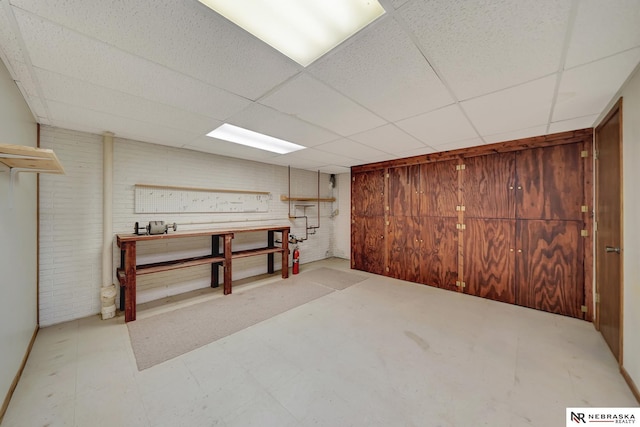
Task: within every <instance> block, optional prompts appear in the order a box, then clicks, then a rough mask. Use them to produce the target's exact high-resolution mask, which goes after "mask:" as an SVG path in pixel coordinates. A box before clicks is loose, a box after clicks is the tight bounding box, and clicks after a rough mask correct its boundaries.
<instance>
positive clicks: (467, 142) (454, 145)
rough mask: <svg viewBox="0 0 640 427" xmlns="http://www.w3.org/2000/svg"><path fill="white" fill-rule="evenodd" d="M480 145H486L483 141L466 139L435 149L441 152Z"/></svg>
mask: <svg viewBox="0 0 640 427" xmlns="http://www.w3.org/2000/svg"><path fill="white" fill-rule="evenodd" d="M479 145H484V143H483V142H482V139H480V138H471V139H465V140H462V141H456V142H450V143H448V144H441V145H438V146H435V147H433V148H435V149H436V150H437V151H438V152H441V151H451V150H459V149H461V148H469V147H477V146H479Z"/></svg>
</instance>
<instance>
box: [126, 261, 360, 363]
mask: <svg viewBox="0 0 640 427" xmlns="http://www.w3.org/2000/svg"><path fill="white" fill-rule="evenodd" d="M366 278H367V277H366V276H364V275H360V274H355V273H350V272H345V271H340V270H334V269H332V268H318V269H315V270H311V271H308V272H303V273H301V274H300V275H297V276H291V277H290V278H289V279H281V280H278V281H276V282H273V283H268V284H265V285H263V286H259V287H257V288H253V289H250V290H247V291H244V292H235V293H233V294H231V295H227V296H224V297H221V298H216V299H213V300H210V301H205V302H201V303H198V304H194V305H191V306H188V307H183V308H179V309H176V310H174V311H170V312H167V313H162V314H157V315H155V316H151V317H148V318H146V319H138V320H136V321H134V322H129V323H127V327H128V328H129V337H130V338H131V346H132V347H133V353H134V355H135V357H136V362H137V364H138V370H143V369H147V368H150V367H152V366H154V365H156V364H158V363H161V362H164V361H166V360H169V359H173V358H174V357H177V356H179V355H181V354H184V353H187V352H189V351H191V350H195V349H196V348H199V347H202V346H204V345H206V344H209V343H210V342H213V341H216V340H218V339H220V338H223V337H226V336H228V335H231V334H233V333H234V332H238V331H240V330H242V329H245V328H247V327H249V326H251V325H255V324H256V323H259V322H262V321H263V320H267V319H269V318H271V317H273V316H275V315H277V314H280V313H284V312H285V311H287V310H291V309H292V308H295V307H298V306H300V305H302V304H305V303H307V302H309V301H313V300H314V299H316V298H320V297H322V296H324V295H327V294H329V293H331V292H334V291H335V290H343V289H346V288H347V287H349V286H351V285H354V284H356V283H359V282H362V281H363V280H365V279H366Z"/></svg>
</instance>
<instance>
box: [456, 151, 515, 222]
mask: <svg viewBox="0 0 640 427" xmlns="http://www.w3.org/2000/svg"><path fill="white" fill-rule="evenodd" d="M515 160H516V157H515V153H498V154H490V155H487V156H478V157H472V158H469V159H465V160H464V164H465V169H464V174H463V184H462V190H463V200H462V204H463V205H464V207H465V211H464V216H465V217H466V218H504V219H506V218H514V216H515V192H516V186H515V177H516V162H515Z"/></svg>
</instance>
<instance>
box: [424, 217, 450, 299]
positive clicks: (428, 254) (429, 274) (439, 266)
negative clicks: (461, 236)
mask: <svg viewBox="0 0 640 427" xmlns="http://www.w3.org/2000/svg"><path fill="white" fill-rule="evenodd" d="M456 222H457V220H456V218H437V217H423V218H421V219H420V223H419V226H420V233H417V234H416V235H415V237H414V240H418V239H419V240H420V253H419V257H420V272H421V275H420V278H419V280H417V281H418V282H419V283H424V284H427V285H430V286H437V287H438V288H443V289H450V290H457V288H456V280H457V278H458V230H457V229H456Z"/></svg>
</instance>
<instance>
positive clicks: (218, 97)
mask: <svg viewBox="0 0 640 427" xmlns="http://www.w3.org/2000/svg"><path fill="white" fill-rule="evenodd" d="M14 10H15V9H14ZM16 18H17V19H18V23H19V25H20V27H21V29H22V34H23V38H24V40H25V44H26V45H27V47H28V48H29V54H30V57H31V61H32V63H33V65H34V66H36V67H38V68H42V69H46V70H50V71H54V72H56V73H58V74H62V75H67V76H70V77H73V78H76V79H78V80H83V81H87V82H89V83H92V84H95V85H98V86H104V87H108V88H110V89H114V90H119V91H122V92H125V93H129V94H132V95H136V96H139V97H142V98H146V99H149V100H152V101H155V102H159V103H162V104H167V105H173V106H175V107H177V108H181V109H183V110H186V111H193V112H196V113H199V114H202V115H205V116H208V117H212V118H216V119H219V120H224V119H226V118H227V117H229V116H231V115H233V114H235V113H236V112H238V111H240V110H241V109H243V108H245V107H246V106H248V105H249V104H250V101H248V100H246V99H243V98H241V97H239V96H236V95H233V94H231V93H228V92H225V91H223V90H220V89H218V88H215V87H213V86H210V85H207V84H204V83H202V82H200V81H198V80H195V79H193V78H190V77H187V76H185V75H182V74H179V73H177V72H175V71H172V70H169V69H167V68H165V67H162V66H159V65H158V64H155V63H152V62H149V61H147V60H144V59H141V58H138V57H136V56H133V55H130V54H128V53H125V52H123V51H121V50H118V49H116V48H114V47H112V46H108V45H106V44H103V43H96V41H95V40H93V39H90V38H87V37H84V36H82V35H80V34H78V33H75V32H72V31H70V30H67V29H65V28H62V27H59V26H57V25H54V24H52V23H50V22H48V21H45V20H43V19H41V18H38V17H36V16H33V15H31V14H28V13H25V12H16Z"/></svg>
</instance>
